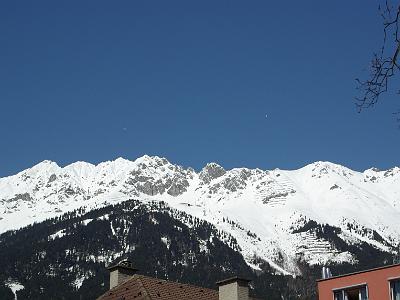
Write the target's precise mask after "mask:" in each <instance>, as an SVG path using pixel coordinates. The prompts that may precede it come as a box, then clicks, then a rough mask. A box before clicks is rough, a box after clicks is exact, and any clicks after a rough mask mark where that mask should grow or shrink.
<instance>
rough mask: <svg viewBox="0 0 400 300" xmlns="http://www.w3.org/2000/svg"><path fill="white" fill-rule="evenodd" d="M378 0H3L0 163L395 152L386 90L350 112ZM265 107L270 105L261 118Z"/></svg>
mask: <svg viewBox="0 0 400 300" xmlns="http://www.w3.org/2000/svg"><path fill="white" fill-rule="evenodd" d="M377 8H378V2H375V1H368V2H367V1H362V0H358V1H344V0H343V1H341V0H340V1H232V0H229V1H222V0H221V1H173V0H171V1H117V2H116V1H98V0H96V1H63V2H61V1H7V0H6V1H1V3H0V40H1V47H0V65H1V67H0V105H1V107H0V176H7V175H11V174H14V173H16V172H18V171H20V170H22V169H24V168H27V167H30V166H32V165H34V164H35V163H37V162H39V161H42V160H44V159H50V160H54V161H56V162H58V163H59V164H60V165H65V164H68V163H71V162H74V161H77V160H84V161H89V162H93V163H98V162H100V161H104V160H111V159H115V158H117V157H119V156H122V157H125V158H128V159H135V158H136V157H138V156H141V155H143V154H149V155H159V156H164V157H167V158H168V159H169V160H170V161H172V162H175V163H179V164H182V165H184V166H192V167H194V168H196V169H199V168H201V167H202V166H203V165H204V164H205V163H206V162H210V161H216V162H218V163H220V164H222V165H223V166H225V167H227V168H231V167H235V166H248V167H260V168H263V169H272V168H275V167H279V168H285V169H293V168H298V167H301V166H303V165H305V164H307V163H310V162H313V161H316V160H329V161H333V162H336V163H340V164H344V165H347V166H349V167H351V168H353V169H357V170H362V169H366V168H369V167H371V166H376V167H379V168H382V169H385V168H390V167H392V166H395V165H400V156H399V146H400V130H399V129H398V124H396V122H395V119H394V117H393V116H392V115H391V113H392V112H394V111H396V110H397V109H398V107H399V106H400V98H399V96H397V95H395V92H396V90H393V92H392V93H389V94H387V95H385V97H384V98H383V99H382V102H381V103H380V104H379V105H378V106H376V107H375V108H373V109H371V110H368V111H365V112H363V113H362V114H357V113H356V110H355V107H354V102H353V99H354V97H355V96H356V95H357V91H356V89H355V87H356V84H355V80H354V79H355V78H356V77H363V76H365V75H366V74H367V72H366V67H367V65H368V62H369V61H370V58H371V55H372V53H373V51H375V50H376V49H378V48H379V46H380V42H381V38H382V27H381V20H380V18H379V14H378V11H377ZM266 115H267V117H266Z"/></svg>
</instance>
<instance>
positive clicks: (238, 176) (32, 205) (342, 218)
mask: <svg viewBox="0 0 400 300" xmlns="http://www.w3.org/2000/svg"><path fill="white" fill-rule="evenodd" d="M132 197H134V198H136V199H140V200H141V201H143V202H146V201H154V200H156V201H157V200H158V201H164V202H166V203H168V205H170V206H171V207H173V208H175V209H178V210H181V211H183V212H185V213H188V214H190V215H193V216H195V217H198V218H200V219H204V220H206V221H208V222H210V223H211V224H214V225H215V226H217V228H219V229H221V230H224V231H226V232H227V233H229V234H232V235H233V236H234V237H235V238H236V239H237V240H238V242H239V245H240V246H241V249H242V254H243V256H244V257H245V258H246V261H247V263H248V264H249V265H251V266H252V267H253V268H255V269H257V268H258V265H257V263H254V261H257V260H258V259H259V258H261V259H262V260H265V261H267V262H268V263H269V264H270V265H271V266H273V267H274V268H275V269H276V270H278V271H279V272H281V273H283V274H296V273H297V272H298V270H297V267H296V264H295V263H294V262H295V261H297V259H298V258H299V257H303V259H305V260H306V262H307V263H309V264H321V263H329V262H337V263H340V262H350V263H356V261H357V258H356V257H354V255H352V254H351V253H350V252H348V251H339V250H338V249H337V247H336V246H335V245H333V244H332V242H331V241H327V240H326V239H323V238H320V237H318V236H316V233H315V232H308V233H304V232H297V233H296V231H297V230H298V229H299V228H301V227H302V226H304V224H306V223H307V222H311V221H314V222H316V223H317V224H329V225H331V226H334V227H337V228H341V230H342V232H341V234H340V235H341V236H340V238H341V239H343V240H344V241H345V242H346V243H348V244H352V243H361V242H367V243H369V244H370V245H372V246H374V247H376V248H379V249H380V250H382V251H386V252H391V251H392V252H393V251H394V250H393V249H394V248H395V247H396V245H397V244H398V243H399V241H400V226H399V222H398V221H397V220H399V219H400V169H399V168H398V167H394V168H391V169H388V170H383V171H380V170H377V169H376V168H370V169H367V170H365V171H363V172H358V171H354V170H351V169H349V168H347V167H344V166H341V165H338V164H334V163H330V162H324V161H317V162H314V163H311V164H308V165H306V166H304V167H302V168H300V169H297V170H281V169H274V170H261V169H258V168H256V169H249V168H233V169H229V170H225V169H224V168H223V167H222V166H220V165H219V164H217V163H208V164H206V165H205V166H204V167H203V168H202V170H200V171H195V170H194V169H193V168H190V167H186V168H184V167H182V166H179V165H175V164H172V163H170V162H169V161H168V160H167V159H165V158H162V157H158V156H148V155H144V156H142V157H139V158H138V159H136V160H134V161H130V160H127V159H124V158H117V159H116V160H113V161H106V162H102V163H99V164H97V165H94V164H91V163H86V162H82V161H80V162H75V163H72V164H69V165H67V166H65V167H60V166H59V165H58V164H57V163H55V162H52V161H48V160H45V161H43V162H40V163H39V164H37V165H35V166H33V167H32V168H29V169H26V170H24V171H21V172H19V173H17V174H16V175H13V176H8V177H4V178H0V211H1V212H3V213H2V214H1V216H0V232H4V231H7V230H13V229H17V228H20V227H23V226H26V225H29V224H32V223H34V222H40V221H42V220H45V219H48V218H51V217H54V216H58V215H61V214H62V213H65V212H68V211H72V210H74V209H77V208H79V207H82V206H85V207H87V209H89V210H90V209H94V208H98V207H101V206H105V205H107V204H114V203H119V202H122V201H125V200H128V199H130V198H132ZM371 212H373V213H371ZM224 220H230V221H231V223H227V222H224ZM227 224H230V225H227ZM232 224H235V225H232ZM349 228H358V229H357V230H356V229H354V230H350V229H349ZM378 236H379V237H380V238H379V239H377V237H378ZM335 247H336V248H335Z"/></svg>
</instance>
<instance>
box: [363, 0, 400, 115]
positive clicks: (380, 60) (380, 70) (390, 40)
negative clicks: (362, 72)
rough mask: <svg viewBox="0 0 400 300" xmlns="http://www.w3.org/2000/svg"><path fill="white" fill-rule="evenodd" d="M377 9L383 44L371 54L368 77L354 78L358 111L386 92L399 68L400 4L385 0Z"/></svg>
mask: <svg viewBox="0 0 400 300" xmlns="http://www.w3.org/2000/svg"><path fill="white" fill-rule="evenodd" d="M379 11H380V14H381V16H382V19H383V45H382V48H381V51H380V53H375V54H374V56H373V59H372V61H371V66H370V71H371V73H370V76H369V79H367V80H365V81H363V80H360V79H356V81H357V83H358V87H357V89H358V90H359V91H360V94H361V97H356V106H357V109H358V111H359V112H360V111H361V110H363V109H364V108H368V107H371V106H374V105H375V104H376V103H378V101H379V97H380V95H381V94H383V93H385V92H387V90H388V86H389V82H390V79H391V77H393V76H394V75H395V74H396V73H397V71H399V70H400V66H399V62H398V57H399V53H400V36H399V23H400V5H398V6H397V7H396V8H395V7H393V6H391V5H390V4H389V2H388V0H387V1H386V2H385V6H384V7H383V8H381V7H379Z"/></svg>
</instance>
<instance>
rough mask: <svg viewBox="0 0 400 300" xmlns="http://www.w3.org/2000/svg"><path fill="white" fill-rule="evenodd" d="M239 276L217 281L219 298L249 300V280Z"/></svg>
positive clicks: (224, 299)
mask: <svg viewBox="0 0 400 300" xmlns="http://www.w3.org/2000/svg"><path fill="white" fill-rule="evenodd" d="M250 281H251V280H247V279H244V278H239V277H232V278H229V279H225V280H222V281H218V282H217V285H218V294H219V297H218V299H219V300H249V282H250Z"/></svg>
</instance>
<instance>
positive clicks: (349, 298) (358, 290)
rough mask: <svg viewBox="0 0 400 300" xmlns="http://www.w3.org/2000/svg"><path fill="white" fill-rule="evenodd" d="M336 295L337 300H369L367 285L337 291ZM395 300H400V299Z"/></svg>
mask: <svg viewBox="0 0 400 300" xmlns="http://www.w3.org/2000/svg"><path fill="white" fill-rule="evenodd" d="M334 295H335V300H368V290H367V286H366V285H364V286H358V287H354V288H348V289H343V290H339V291H335V292H334ZM394 299H395V300H400V298H399V299H397V298H394Z"/></svg>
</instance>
